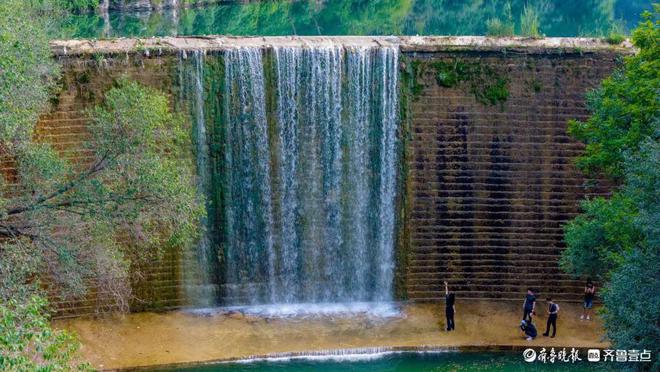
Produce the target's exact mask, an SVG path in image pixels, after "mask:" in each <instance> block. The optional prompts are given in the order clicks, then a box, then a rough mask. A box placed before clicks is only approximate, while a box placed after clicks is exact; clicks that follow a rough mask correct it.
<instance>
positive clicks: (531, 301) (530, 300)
mask: <svg viewBox="0 0 660 372" xmlns="http://www.w3.org/2000/svg"><path fill="white" fill-rule="evenodd" d="M535 309H536V296H534V291H533V290H532V289H531V288H527V296H526V297H525V302H524V303H523V320H526V321H528V322H531V321H532V315H534V310H535Z"/></svg>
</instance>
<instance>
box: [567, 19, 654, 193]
mask: <svg viewBox="0 0 660 372" xmlns="http://www.w3.org/2000/svg"><path fill="white" fill-rule="evenodd" d="M648 17H651V15H650V14H649V15H648ZM656 22H657V21H654V20H652V19H650V18H647V20H646V21H645V22H644V24H643V25H642V26H640V27H639V28H638V29H637V30H635V31H634V32H633V42H634V44H635V46H636V47H637V48H639V53H638V54H636V55H634V56H631V57H627V58H626V61H625V69H623V70H620V71H617V72H616V73H614V75H613V76H611V77H610V78H608V79H605V80H604V81H603V83H602V84H601V88H600V89H598V90H595V91H594V92H593V93H591V94H589V95H588V97H587V99H588V104H589V108H590V110H591V112H592V116H591V117H590V118H589V120H587V121H584V122H582V121H573V122H571V123H570V124H569V133H570V134H571V135H573V136H574V137H575V138H577V139H579V140H580V141H582V142H584V143H585V144H586V145H587V147H586V152H585V155H584V156H582V157H580V159H579V161H578V164H577V165H578V167H579V168H580V169H581V170H583V171H585V172H586V173H587V174H589V175H595V174H596V173H598V172H601V173H602V174H604V175H606V176H608V177H611V178H614V179H615V180H619V181H620V180H621V177H622V176H623V166H624V156H625V155H626V154H629V155H632V156H634V155H635V153H636V152H637V151H638V149H639V144H640V143H641V142H642V141H643V140H644V139H645V138H647V137H648V136H651V135H653V130H654V126H655V125H656V124H657V123H655V122H654V120H656V119H657V115H658V109H659V106H660V102H659V101H658V84H659V79H660V77H659V74H658V71H660V47H658V31H657V23H656Z"/></svg>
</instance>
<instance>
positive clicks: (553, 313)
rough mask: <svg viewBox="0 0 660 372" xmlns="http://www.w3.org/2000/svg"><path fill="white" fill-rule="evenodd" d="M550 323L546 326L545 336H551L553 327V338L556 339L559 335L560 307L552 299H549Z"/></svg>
mask: <svg viewBox="0 0 660 372" xmlns="http://www.w3.org/2000/svg"><path fill="white" fill-rule="evenodd" d="M546 300H547V301H548V322H547V323H546V325H545V333H543V336H546V337H547V336H548V335H549V334H550V326H552V336H550V337H555V335H556V334H557V314H558V313H559V305H557V304H556V303H554V302H553V301H552V298H550V297H548V298H547V299H546Z"/></svg>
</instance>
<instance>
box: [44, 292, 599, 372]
mask: <svg viewBox="0 0 660 372" xmlns="http://www.w3.org/2000/svg"><path fill="white" fill-rule="evenodd" d="M539 305H541V306H540V307H539V308H540V311H539V312H538V314H537V317H536V319H535V324H536V326H537V329H538V331H539V337H538V338H537V339H536V340H534V341H531V342H529V341H526V340H525V339H524V338H523V337H522V334H521V332H520V330H519V328H518V325H519V323H520V317H521V316H522V301H521V303H512V302H485V301H464V302H459V303H457V305H456V311H457V313H456V331H453V332H445V331H444V322H445V320H444V307H443V306H444V305H443V304H440V305H437V304H436V305H432V304H404V305H401V306H402V316H401V317H396V318H373V317H367V316H361V315H355V316H351V317H329V316H324V317H316V318H314V317H312V318H310V317H306V318H286V319H268V318H261V317H253V316H247V315H243V314H239V313H233V314H215V315H199V314H193V313H190V312H186V311H173V312H167V313H136V314H128V315H116V316H109V317H103V318H100V319H68V320H58V321H55V322H54V325H55V326H56V327H58V328H66V329H69V330H72V331H74V332H76V333H77V334H78V336H79V338H80V340H81V342H82V344H83V346H82V354H83V356H84V357H85V358H86V359H87V360H89V361H90V362H91V363H92V365H93V366H95V367H96V368H99V369H115V368H130V367H138V366H148V365H162V364H173V363H186V362H197V361H213V360H222V359H237V358H247V357H250V356H255V355H262V356H263V355H267V354H272V353H284V352H305V351H318V350H329V349H351V348H365V347H417V346H419V347H422V346H423V347H439V348H441V347H463V346H477V347H479V346H483V347H487V346H507V347H508V346H526V345H530V346H534V347H540V346H550V347H600V348H603V347H606V346H607V345H608V343H607V342H605V341H604V340H603V328H602V324H601V322H600V320H599V319H598V318H597V317H596V319H595V320H592V321H581V320H580V319H579V316H580V311H581V307H580V306H579V305H578V304H560V306H561V311H560V315H559V320H558V322H557V326H558V330H557V337H556V338H548V337H543V336H542V335H541V333H543V332H544V331H545V321H546V318H545V316H546V314H545V309H546V306H545V303H540V304H539Z"/></svg>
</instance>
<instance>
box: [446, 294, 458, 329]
mask: <svg viewBox="0 0 660 372" xmlns="http://www.w3.org/2000/svg"><path fill="white" fill-rule="evenodd" d="M455 303H456V296H454V292H449V285H448V284H447V282H445V316H446V317H447V332H449V331H453V330H454V329H455V326H456V324H455V323H454V314H455V313H456V305H455Z"/></svg>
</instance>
